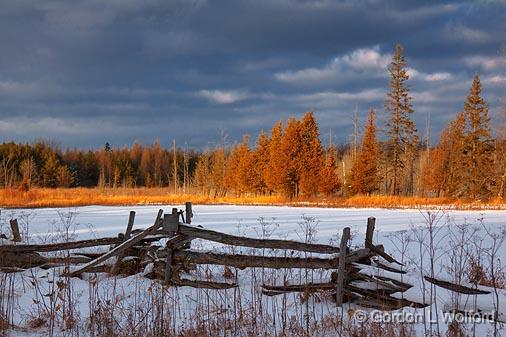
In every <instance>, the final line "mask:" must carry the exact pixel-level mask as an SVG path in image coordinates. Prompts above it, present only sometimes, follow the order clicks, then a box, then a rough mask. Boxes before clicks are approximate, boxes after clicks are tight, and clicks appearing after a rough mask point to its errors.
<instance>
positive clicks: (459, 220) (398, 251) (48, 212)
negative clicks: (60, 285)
mask: <svg viewBox="0 0 506 337" xmlns="http://www.w3.org/2000/svg"><path fill="white" fill-rule="evenodd" d="M176 206H177V207H179V208H181V209H184V207H183V206H182V205H174V206H173V205H171V206H133V207H106V206H88V207H78V208H65V209H57V208H45V209H34V210H32V209H16V210H6V209H2V210H1V216H0V232H2V233H8V219H10V218H18V220H19V223H20V227H21V228H22V231H23V232H24V237H25V238H28V239H29V240H30V242H31V243H35V242H47V241H54V240H58V238H59V237H61V235H62V233H63V232H67V231H68V233H70V234H71V237H72V239H85V238H93V237H110V236H116V235H117V234H118V233H120V232H124V230H125V226H126V223H127V219H128V214H129V211H131V210H134V211H136V218H135V226H134V229H135V228H145V227H147V226H150V225H152V223H153V221H154V219H155V216H156V213H157V211H158V209H160V208H162V209H164V211H165V212H170V210H171V208H172V207H176ZM193 211H194V218H193V224H195V225H202V226H203V227H205V228H208V229H213V230H218V231H221V232H226V233H231V234H241V235H246V236H252V237H260V236H265V235H266V233H267V235H269V236H270V237H271V238H283V239H294V240H299V241H304V240H305V237H306V234H307V229H308V224H309V223H310V224H311V226H313V225H315V228H316V232H315V233H314V234H315V236H314V242H319V243H329V242H331V243H334V244H335V243H336V239H338V238H339V236H340V234H341V232H342V229H343V228H344V227H346V226H349V227H351V230H352V234H353V241H352V242H353V244H356V245H362V244H363V239H364V234H365V229H366V223H367V218H368V217H371V216H374V217H376V219H377V220H376V233H375V237H374V240H375V242H376V243H377V244H383V245H384V246H385V250H386V252H388V253H390V254H391V255H393V256H395V257H396V258H398V259H401V258H402V259H403V260H404V261H406V264H407V265H408V269H409V270H411V271H412V272H413V275H417V273H418V274H419V269H420V268H424V269H425V268H427V265H428V264H427V261H429V259H430V256H429V255H430V254H429V251H430V247H428V245H427V243H424V246H423V247H422V248H421V245H420V244H419V243H417V236H418V238H420V237H421V236H424V235H425V237H426V238H427V219H428V218H429V217H431V216H434V218H435V223H434V224H435V226H436V227H435V228H437V230H436V231H434V238H435V239H436V240H435V242H436V244H437V246H436V247H435V248H436V249H435V252H436V253H437V260H436V264H437V266H436V268H437V270H436V272H437V274H438V275H441V276H442V277H444V276H445V275H450V274H451V272H450V271H449V270H448V268H449V266H450V265H451V264H452V261H451V259H450V256H451V252H452V251H453V252H454V251H455V249H456V247H457V245H456V244H457V241H458V240H459V235H458V234H459V233H461V232H459V230H458V229H457V228H461V229H462V228H465V233H464V232H462V233H463V234H462V235H464V241H465V240H468V241H471V240H474V241H475V242H468V244H469V247H470V248H469V250H472V249H471V248H473V249H475V248H476V247H477V246H478V245H477V242H476V241H479V240H481V241H480V242H479V243H480V247H483V249H485V248H487V247H488V245H490V243H491V242H490V240H489V239H490V235H494V234H495V235H497V237H499V236H500V235H501V230H502V229H503V228H502V227H503V226H506V211H455V210H451V211H443V210H441V211H439V212H436V211H431V214H432V215H429V213H428V212H427V211H425V210H405V209H403V210H389V209H370V208H368V209H353V208H346V209H336V208H303V207H301V208H294V207H267V206H199V205H195V206H194V209H193ZM304 217H305V218H304ZM308 217H309V218H310V219H313V220H314V221H309V222H308ZM262 219H263V220H262ZM261 223H263V224H264V227H262V226H261ZM462 224H468V225H467V226H463V227H457V226H458V225H462ZM474 229H476V232H474ZM487 230H488V231H490V232H489V234H486V231H487ZM471 232H473V233H474V234H472V235H471ZM476 233H478V234H476ZM479 233H481V234H479ZM408 238H409V239H408ZM460 240H461V241H462V238H461V239H460ZM487 240H488V241H487ZM505 245H506V244H505ZM195 247H196V248H197V249H211V248H215V249H223V248H222V247H218V246H211V245H210V244H209V243H207V242H202V241H201V242H197V243H196V244H195ZM403 247H404V248H403ZM421 251H422V255H423V258H420V252H421ZM501 256H503V257H504V256H506V247H499V249H498V257H501ZM420 261H425V267H424V266H421V263H420ZM500 263H501V262H500V261H499V262H498V265H500ZM52 273H53V272H48V271H46V270H41V269H38V268H34V269H32V270H31V271H26V272H23V273H20V274H17V275H16V276H15V277H16V279H15V282H14V285H15V306H14V311H13V313H12V315H13V320H14V323H15V325H16V328H15V329H13V330H12V331H11V334H12V335H13V336H17V335H41V336H44V335H48V334H50V332H51V331H53V330H51V327H47V326H43V327H41V328H29V327H28V326H27V325H29V324H28V322H30V321H33V319H34V317H37V316H40V312H47V310H48V309H47V308H48V306H47V305H46V304H44V305H41V304H40V303H41V301H43V300H44V296H43V295H44V294H43V293H44V292H47V291H51V285H52V282H50V280H51V279H52V278H53V277H54V278H55V279H56V278H57V277H58V275H56V274H52ZM1 275H2V274H1V273H0V276H1ZM306 276H307V275H306ZM4 277H5V275H4ZM239 277H240V279H239V284H240V285H241V288H242V293H241V295H240V296H243V297H245V298H246V299H245V300H244V301H246V302H248V301H250V302H253V301H261V302H262V305H263V306H264V307H263V309H262V308H261V309H259V310H264V311H266V312H267V313H268V315H271V316H272V317H271V319H275V318H273V317H278V318H279V316H280V315H281V314H280V313H279V310H280V309H279V308H280V306H281V304H280V303H279V301H281V299H278V298H266V297H265V296H262V295H261V294H260V290H259V289H257V288H256V286H257V285H258V283H256V282H254V281H256V280H254V279H255V278H256V277H255V276H253V274H252V273H250V272H246V271H244V272H241V273H240V274H239ZM262 277H263V274H262ZM269 277H273V278H276V277H277V278H278V279H279V277H285V278H286V277H287V279H290V277H292V278H293V277H299V278H300V274H299V275H297V276H294V275H286V274H285V275H282V272H280V271H276V272H275V273H274V274H269ZM34 278H37V279H39V280H40V279H43V280H47V282H46V283H44V282H40V283H41V284H40V286H39V288H38V287H37V286H33V282H32V281H33V279H34ZM315 278H316V279H315ZM318 278H323V279H324V278H328V272H316V273H315V274H312V275H311V280H313V281H315V282H316V281H318ZM99 280H100V282H98V283H100V289H99V290H96V289H95V290H96V292H93V291H92V290H91V286H90V282H88V281H89V280H79V279H73V281H72V282H73V284H72V289H73V294H72V296H74V297H72V296H70V297H71V298H73V299H74V300H75V302H76V303H75V305H76V307H77V308H78V315H77V316H78V317H79V323H78V325H81V326H82V329H83V331H84V330H86V328H85V326H86V324H88V323H89V320H90V316H91V315H92V313H93V310H94V309H96V308H94V307H93V308H92V306H93V305H92V304H91V303H92V300H93V299H92V297H93V296H98V298H99V299H106V298H107V299H109V300H110V299H112V298H115V296H118V293H120V294H121V296H122V298H123V299H125V300H126V302H128V299H130V302H128V303H129V304H128V305H129V306H130V308H132V307H131V306H132V305H133V304H132V303H135V305H137V304H138V303H141V302H142V301H139V299H138V294H139V293H142V292H143V291H146V289H151V288H150V286H151V281H149V280H145V279H143V278H141V277H138V276H132V277H127V278H122V279H120V280H114V279H112V278H107V277H106V276H104V275H99ZM92 281H93V280H92ZM93 282H95V281H93ZM43 283H44V284H43ZM93 284H94V283H93ZM113 287H114V293H112V292H113V291H112V290H110V289H112V288H113ZM108 289H109V290H108ZM140 289H141V290H140ZM416 289H419V287H416ZM220 292H221V293H220ZM438 292H439V293H438V295H437V297H438V298H440V300H441V303H440V305H441V306H442V305H443V304H444V303H446V301H448V299H449V298H450V297H451V296H450V295H449V294H445V291H442V290H438ZM209 293H213V294H214V295H212V296H211V297H212V298H215V299H217V298H222V299H221V301H224V302H223V303H228V304H227V305H231V302H233V301H234V299H235V300H237V298H236V297H235V296H237V294H236V293H235V292H231V291H227V292H224V291H205V292H203V291H202V290H194V289H189V288H180V289H178V290H174V289H171V290H170V291H169V292H165V293H164V294H165V295H164V296H166V299H167V298H168V299H170V300H171V301H173V302H172V303H177V306H178V308H179V309H178V317H174V319H173V322H178V323H177V324H179V325H182V324H183V323H181V322H188V321H192V319H194V316H192V315H195V313H196V311H197V310H200V309H199V306H200V305H201V303H200V301H201V300H202V296H203V294H207V295H206V296H208V298H209V296H210V295H209ZM218 293H219V294H218ZM223 293H225V296H224V297H226V298H225V299H223V296H222V295H220V294H223ZM150 296H154V295H150ZM220 296H221V297H220ZM227 296H228V297H227ZM290 296H291V297H290V301H289V302H290V303H292V307H290V305H288V307H289V308H288V309H287V312H288V313H289V316H290V315H291V316H290V317H292V316H293V317H295V321H297V319H296V318H297V317H299V318H300V320H299V321H300V322H303V321H305V320H307V319H310V318H307V316H304V310H303V305H301V304H300V298H299V297H297V296H298V295H297V296H296V295H290ZM413 296H415V297H418V298H419V297H420V294H418V295H417V294H413ZM502 297H504V296H503V295H502V294H501V298H502ZM227 298H228V299H227ZM504 298H505V300H504V302H505V303H506V297H504ZM144 300H146V299H144ZM227 301H228V302H227ZM490 301H491V302H492V300H490ZM246 302H243V305H245V303H246ZM250 302H248V303H249V304H251V303H250ZM296 302H299V304H296ZM143 303H144V302H143ZM206 303H207V304H208V305H209V300H208V302H206ZM145 304H146V303H144V305H145ZM492 304H493V303H490V307H493V306H492ZM124 305H125V306H126V304H124ZM220 305H221V304H220ZM311 305H312V310H313V311H316V312H317V313H318V314H315V313H314V312H313V314H314V320H315V321H316V322H317V321H318V319H321V318H322V317H323V316H325V315H333V314H334V313H335V312H336V311H335V308H334V307H333V305H332V303H328V301H320V300H318V301H316V300H311ZM500 306H502V304H501V305H500ZM34 307H36V308H37V309H34ZM252 307H254V308H255V310H257V309H258V308H257V306H255V305H253V306H252ZM0 309H1V308H0ZM229 309H230V308H229ZM306 309H307V308H306ZM431 309H432V310H435V309H436V308H435V307H434V306H432V307H431ZM124 310H126V309H124ZM223 310H225V309H223ZM227 310H228V309H227ZM227 310H225V312H227ZM230 310H232V309H230ZM232 311H235V309H234V310H232ZM208 313H209V311H208ZM116 314H117V313H116ZM284 314H285V315H286V313H284ZM174 315H175V314H174ZM226 315H227V314H225V316H226ZM234 315H235V313H234ZM233 317H234V316H233V315H232V314H229V316H228V319H229V320H233ZM293 317H292V318H290V319H289V320H293V319H294V318H293ZM280 319H281V318H280ZM281 320H282V319H281ZM87 322H88V323H87ZM266 322H267V321H266ZM285 323H286V322H285ZM118 324H119V323H118ZM173 324H174V327H175V326H176V325H177V324H176V323H173ZM266 324H267V325H268V324H272V325H273V326H275V327H277V328H278V329H280V325H281V324H282V323H281V322H279V321H276V320H275V321H274V322H270V321H269V323H266ZM301 324H302V323H301ZM48 329H49V330H48ZM441 329H442V330H443V331H444V329H443V328H441ZM490 329H491V327H490V324H488V323H487V324H484V325H482V326H480V327H479V329H478V331H481V333H487V332H489V331H490ZM422 330H423V325H421V324H418V325H416V326H415V331H418V333H419V334H421V335H423V333H422V332H421V331H422ZM54 331H56V332H55V333H54V335H59V334H62V335H64V334H68V335H75V334H76V333H77V332H76V331H77V330H75V329H74V330H72V329H69V330H67V332H65V331H62V330H61V326H59V327H56V328H55V330H54ZM227 331H228V330H227ZM230 331H231V330H230ZM230 331H229V332H227V334H228V335H234V334H235V333H236V332H237V331H236V330H234V333H232V332H230ZM271 332H272V331H271ZM88 334H90V332H88ZM81 335H82V332H81ZM324 335H325V334H324Z"/></svg>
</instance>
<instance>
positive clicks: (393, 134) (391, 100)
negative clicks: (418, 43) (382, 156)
mask: <svg viewBox="0 0 506 337" xmlns="http://www.w3.org/2000/svg"><path fill="white" fill-rule="evenodd" d="M403 53H404V48H403V47H402V46H401V45H400V44H397V45H396V46H395V52H394V55H393V58H392V62H391V63H390V66H389V67H388V72H389V74H390V90H389V92H388V94H387V99H386V100H385V110H386V111H387V112H388V113H389V114H390V117H389V121H388V122H387V135H388V137H389V140H388V160H389V162H390V165H391V166H390V168H391V175H390V176H391V179H392V182H391V185H390V186H391V187H390V193H391V194H394V195H398V194H400V192H401V183H402V181H401V178H402V176H403V174H404V173H405V170H406V169H407V171H408V172H407V174H408V188H407V190H408V192H412V189H413V188H412V187H413V174H414V173H413V162H414V158H415V150H416V146H417V142H418V136H417V130H416V126H415V123H414V122H413V120H412V119H411V114H412V113H413V111H414V110H413V105H412V103H411V96H410V95H409V89H408V86H407V83H406V81H407V80H408V79H409V74H408V72H407V63H406V60H405V58H404V55H403Z"/></svg>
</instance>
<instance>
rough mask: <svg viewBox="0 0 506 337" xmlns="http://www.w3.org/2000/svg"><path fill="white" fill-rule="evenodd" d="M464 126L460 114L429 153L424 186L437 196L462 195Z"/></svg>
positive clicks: (423, 173) (462, 116)
mask: <svg viewBox="0 0 506 337" xmlns="http://www.w3.org/2000/svg"><path fill="white" fill-rule="evenodd" d="M464 126H465V116H464V113H459V114H458V115H457V117H456V118H455V119H454V120H453V121H451V122H450V123H449V124H448V126H447V127H446V128H445V129H444V130H443V131H442V132H441V135H440V137H439V142H438V143H437V145H436V147H435V148H434V150H433V151H430V152H429V160H428V164H427V165H426V166H425V167H424V170H423V172H422V184H423V185H424V187H425V189H426V190H429V191H432V192H433V193H434V194H435V196H438V197H442V196H444V197H457V196H460V195H461V193H462V173H463V163H462V156H463V153H464Z"/></svg>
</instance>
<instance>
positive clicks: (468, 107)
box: [463, 75, 493, 198]
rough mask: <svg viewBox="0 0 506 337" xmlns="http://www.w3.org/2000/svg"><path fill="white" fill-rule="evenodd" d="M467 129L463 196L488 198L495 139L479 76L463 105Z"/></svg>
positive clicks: (476, 77) (474, 80) (491, 178)
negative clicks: (491, 132) (491, 133)
mask: <svg viewBox="0 0 506 337" xmlns="http://www.w3.org/2000/svg"><path fill="white" fill-rule="evenodd" d="M464 114H465V118H466V127H465V148H464V158H463V160H464V168H465V171H464V172H465V175H464V181H465V183H466V184H465V191H464V193H465V194H464V196H467V197H472V198H487V197H489V196H490V194H491V184H492V180H493V177H492V172H493V166H492V165H493V161H492V150H493V149H492V137H491V136H490V118H489V116H488V106H487V102H486V101H485V100H484V99H483V98H482V97H481V82H480V77H479V76H478V75H476V76H475V77H474V79H473V83H472V85H471V90H470V92H469V95H468V96H467V98H466V102H465V104H464Z"/></svg>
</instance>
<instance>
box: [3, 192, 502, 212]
mask: <svg viewBox="0 0 506 337" xmlns="http://www.w3.org/2000/svg"><path fill="white" fill-rule="evenodd" d="M173 192H174V191H173V190H172V189H169V188H57V189H50V188H35V189H31V190H29V191H20V190H18V189H0V206H1V207H5V208H18V207H30V208H37V207H72V206H86V205H105V206H130V205H156V204H160V205H163V204H182V203H184V202H186V201H189V200H190V201H192V202H193V203H194V204H234V205H288V206H317V207H380V208H408V207H411V208H412V207H423V208H431V207H437V206H441V205H444V206H448V207H452V208H457V209H506V201H505V200H502V199H494V200H491V201H488V202H481V201H463V200H459V199H448V198H422V197H400V196H379V195H374V196H365V195H356V196H352V197H349V198H343V197H334V198H299V199H292V200H289V199H287V198H284V197H281V196H243V197H228V196H227V197H219V198H213V197H209V196H203V195H198V194H174V193H173Z"/></svg>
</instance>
